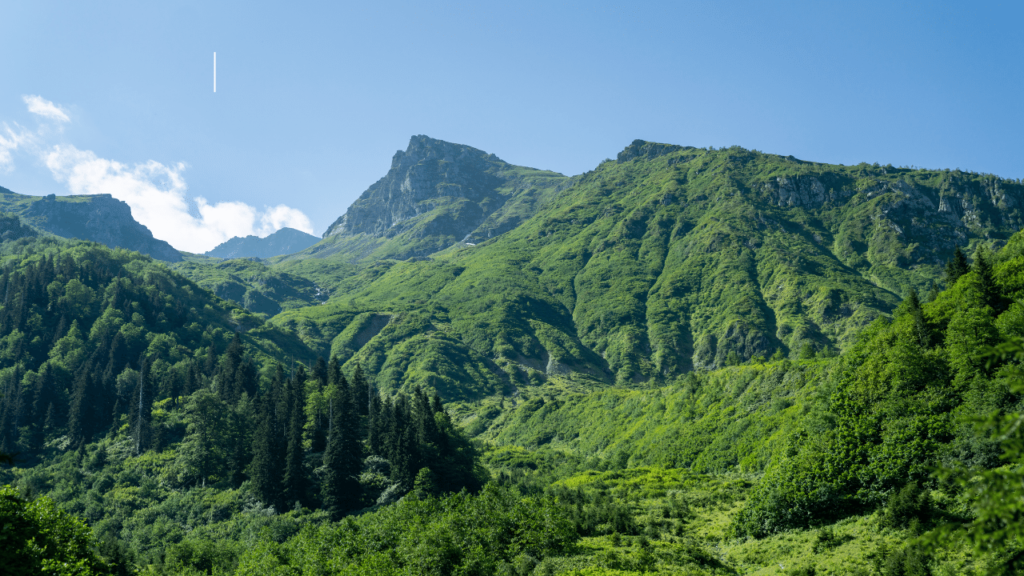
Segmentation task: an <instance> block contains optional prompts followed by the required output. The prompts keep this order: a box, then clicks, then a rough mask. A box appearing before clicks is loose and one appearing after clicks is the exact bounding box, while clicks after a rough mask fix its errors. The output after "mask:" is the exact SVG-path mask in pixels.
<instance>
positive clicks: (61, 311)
mask: <svg viewBox="0 0 1024 576" xmlns="http://www.w3.org/2000/svg"><path fill="white" fill-rule="evenodd" d="M2 200H3V202H4V203H5V204H4V208H5V210H6V212H5V213H3V214H0V259H2V260H3V262H4V266H3V267H0V294H2V295H3V301H2V304H0V484H5V486H2V487H0V497H2V498H0V500H2V502H3V506H2V507H0V508H2V509H0V524H7V525H9V526H10V527H11V529H10V530H8V531H7V532H8V533H9V534H8V538H7V540H8V542H7V545H5V546H4V547H0V560H2V562H3V565H4V566H5V567H6V568H7V569H8V571H11V570H14V573H18V574H37V573H41V572H43V571H44V568H45V567H57V569H58V571H60V570H61V568H60V567H61V566H64V567H67V566H72V567H73V568H74V570H73V571H76V573H79V572H83V571H85V572H89V573H94V574H132V573H148V574H167V575H170V574H210V573H219V574H251V573H267V574H271V573H280V574H284V573H289V574H290V573H299V572H303V573H311V574H312V573H316V574H334V573H346V574H378V573H381V574H430V575H435V576H444V575H448V574H453V573H460V574H480V575H484V574H516V575H527V574H564V575H566V576H582V575H591V576H611V575H616V576H639V575H641V574H652V573H655V574H707V575H712V574H741V573H743V574H748V573H749V574H777V573H779V572H780V570H781V571H783V572H785V573H787V574H803V575H804V576H807V575H813V574H881V575H883V576H896V575H905V574H968V573H970V574H980V573H992V574H1009V573H1020V572H1021V571H1022V570H1024V561H1022V559H1024V556H1022V555H1021V554H1020V549H1019V542H1018V541H1017V540H1016V537H1015V536H1014V535H1017V534H1020V533H1021V531H1022V527H1021V525H1022V522H1021V519H1020V514H1019V510H1018V508H1019V506H1018V505H1017V504H1019V502H1021V501H1022V499H1024V489H1022V488H1021V487H1022V486H1024V472H1022V470H1021V467H1020V466H1018V465H1017V464H1019V463H1020V462H1021V459H1022V453H1024V451H1022V448H1021V447H1022V446H1024V429H1022V428H1021V427H1020V426H1019V423H1020V422H1021V421H1022V420H1024V416H1022V413H1024V372H1022V371H1021V369H1020V366H1021V363H1022V362H1024V344H1022V343H1024V301H1022V299H1024V232H1021V231H1020V230H1019V229H1020V227H1021V224H1022V222H1021V214H1020V207H1021V202H1024V187H1022V185H1021V182H1020V181H1014V180H1007V179H1000V178H997V177H995V176H992V175H987V174H976V173H965V172H961V171H958V170H923V169H911V168H897V167H893V166H888V165H887V166H880V165H874V164H872V165H868V164H859V165H855V166H843V165H829V164H821V163H815V162H809V161H802V160H798V159H796V158H793V157H790V156H778V155H772V154H766V153H762V152H759V151H756V150H745V149H743V148H739V147H732V148H727V149H712V148H694V147H687V146H677V145H671V144H659V143H652V142H645V141H640V140H637V141H634V142H633V143H631V144H630V145H629V146H627V147H626V148H625V149H624V150H622V151H621V152H620V153H619V154H618V155H617V157H616V159H615V160H606V161H604V162H602V163H600V164H599V165H597V166H596V167H595V168H594V169H593V170H591V171H589V172H587V173H585V174H580V175H577V176H573V177H566V176H563V175H560V174H556V173H553V172H545V171H542V170H537V169H533V168H524V167H518V166H514V165H511V164H508V163H506V162H504V161H502V160H499V159H498V158H497V157H495V156H494V155H492V154H489V153H486V152H483V151H480V150H477V149H474V148H471V147H468V146H462V145H458V144H451V143H447V142H441V141H438V140H433V139H430V138H427V137H425V136H416V137H413V139H412V140H411V142H410V144H409V147H408V148H407V149H406V150H405V151H401V152H399V153H397V154H396V155H395V157H394V160H393V162H392V167H391V169H390V170H389V171H388V173H387V174H386V175H385V176H384V177H383V178H382V179H381V180H380V181H378V182H377V183H375V184H374V185H373V186H371V187H370V188H369V189H368V190H367V191H366V192H365V193H364V194H363V195H362V196H361V197H360V198H359V199H358V200H357V201H356V202H355V203H353V205H352V207H351V208H350V209H349V210H348V212H347V213H346V214H344V215H342V217H340V218H338V219H337V221H336V222H335V223H334V224H333V225H332V226H331V228H330V229H328V231H327V233H325V235H324V237H323V238H321V239H319V240H318V241H317V242H316V243H315V244H313V245H311V246H309V247H307V248H304V249H301V250H298V251H297V252H293V251H290V248H288V250H289V252H290V253H287V254H279V255H276V256H271V257H265V258H261V257H253V256H248V257H241V258H228V259H221V258H215V257H212V256H206V255H196V254H180V255H179V257H180V258H181V259H180V261H174V262H168V261H161V260H156V259H154V258H151V257H150V256H146V255H144V254H140V253H139V252H137V251H134V250H140V251H141V249H145V248H147V247H149V248H159V247H160V245H161V244H160V243H159V241H156V240H153V239H152V236H151V235H148V231H146V229H145V228H144V227H141V226H139V225H138V223H137V222H135V221H134V220H132V219H131V214H130V210H129V209H128V208H127V206H125V205H124V204H123V203H119V202H117V201H114V200H112V199H110V198H109V197H102V196H96V197H67V198H63V199H58V198H53V197H50V198H34V197H26V196H20V195H16V194H13V193H9V192H5V194H4V195H3V196H2ZM107 224H116V226H113V227H110V228H109V229H108V228H105V226H106V225H107ZM286 234H287V233H286ZM62 235H66V236H68V238H62V237H61V236H62ZM75 238H78V239H75ZM239 240H240V241H239V242H233V243H231V246H234V247H235V248H238V247H243V246H249V247H252V246H255V248H252V249H260V248H261V245H262V244H263V243H262V242H259V241H254V240H252V239H249V241H246V239H239ZM309 240H310V239H309V238H305V241H309ZM100 241H102V242H103V243H102V244H101V243H99V242H100ZM103 244H109V245H113V246H116V247H119V249H110V248H108V247H107V246H104V245H103ZM229 247H230V246H229ZM125 248H126V249H125ZM236 253H240V252H236ZM175 254H177V253H175ZM965 254H966V255H965ZM164 255H165V257H167V259H168V260H172V259H173V258H171V255H169V254H167V253H164ZM968 255H969V256H968ZM12 455H14V457H13V458H12ZM83 573H84V572H83Z"/></svg>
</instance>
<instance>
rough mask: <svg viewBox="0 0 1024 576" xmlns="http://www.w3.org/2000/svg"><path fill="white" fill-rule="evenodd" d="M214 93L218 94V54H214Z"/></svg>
mask: <svg viewBox="0 0 1024 576" xmlns="http://www.w3.org/2000/svg"><path fill="white" fill-rule="evenodd" d="M213 93H214V94H216V93H217V53H216V52H214V53H213Z"/></svg>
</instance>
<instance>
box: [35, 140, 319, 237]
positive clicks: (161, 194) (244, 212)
mask: <svg viewBox="0 0 1024 576" xmlns="http://www.w3.org/2000/svg"><path fill="white" fill-rule="evenodd" d="M44 161H45V162H46V166H47V167H48V168H49V169H50V171H51V172H52V173H53V176H54V178H56V179H57V181H59V182H63V183H66V184H67V186H68V189H69V190H70V191H71V193H73V194H110V195H111V196H113V197H114V198H117V199H118V200H123V201H124V202H125V203H127V204H128V205H129V206H131V208H132V216H134V217H135V219H136V220H138V221H139V222H140V223H141V224H143V225H144V226H146V227H147V228H149V230H150V231H151V232H152V233H153V236H155V237H157V238H159V239H161V240H166V241H167V242H169V243H170V244H171V246H174V247H175V248H177V249H179V250H185V251H188V252H206V251H208V250H210V249H212V248H214V247H215V246H217V245H218V244H220V243H221V242H224V241H225V240H228V239H230V238H231V237H233V236H248V235H256V236H266V235H268V234H271V233H273V232H274V231H276V230H278V229H280V228H282V227H284V226H289V227H292V228H296V229H299V230H302V231H304V232H308V233H310V234H312V232H313V226H312V224H311V223H310V221H309V218H308V217H307V216H306V215H305V214H303V213H302V212H301V211H299V210H297V209H295V208H290V207H288V206H285V205H279V206H274V207H268V208H265V209H264V210H257V209H256V208H254V207H253V206H250V205H248V204H246V203H244V202H237V201H234V202H217V203H210V202H209V201H207V200H206V199H205V198H203V197H196V198H195V206H196V208H197V210H196V211H197V212H198V216H197V215H195V214H193V213H190V211H189V200H188V196H187V194H186V193H187V190H188V187H187V185H186V183H185V179H184V177H183V176H182V173H183V172H184V171H185V168H186V167H185V165H184V164H181V163H179V164H174V165H171V166H166V165H164V164H161V163H159V162H156V161H154V160H150V161H149V162H145V163H141V164H135V165H132V166H129V165H126V164H122V163H120V162H117V161H114V160H108V159H105V158H100V157H98V156H97V155H96V154H95V153H93V152H91V151H89V150H79V149H78V148H76V147H74V146H72V145H66V144H65V145H56V146H53V147H52V148H51V149H49V151H48V152H47V153H46V154H45V155H44Z"/></svg>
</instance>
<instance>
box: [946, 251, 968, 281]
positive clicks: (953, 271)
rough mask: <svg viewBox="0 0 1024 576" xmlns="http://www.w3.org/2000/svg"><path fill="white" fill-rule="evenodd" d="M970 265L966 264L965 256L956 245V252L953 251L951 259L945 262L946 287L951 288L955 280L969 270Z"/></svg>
mask: <svg viewBox="0 0 1024 576" xmlns="http://www.w3.org/2000/svg"><path fill="white" fill-rule="evenodd" d="M970 269H971V268H970V266H968V265H967V257H966V256H964V253H963V252H962V251H961V250H960V247H959V246H957V247H956V252H954V253H953V259H952V260H950V261H948V262H946V287H947V288H952V287H953V286H954V285H955V284H956V281H957V280H959V279H960V277H961V276H963V275H964V274H967V272H969V271H970Z"/></svg>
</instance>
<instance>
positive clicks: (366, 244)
mask: <svg viewBox="0 0 1024 576" xmlns="http://www.w3.org/2000/svg"><path fill="white" fill-rule="evenodd" d="M568 182H569V179H568V178H566V177H565V176H563V175H561V174H558V173H556V172H549V171H545V170H536V169H533V168H524V167H522V166H514V165H512V164H508V163H507V162H505V161H503V160H501V159H500V158H498V157H497V156H495V155H494V154H488V153H487V152H484V151H482V150H478V149H476V148H471V147H469V146H464V145H461V144H452V143H450V142H444V141H442V140H435V139H433V138H429V137H427V136H413V137H412V139H411V140H410V141H409V146H408V148H406V150H405V151H404V152H403V151H401V150H399V151H398V152H396V153H395V156H394V158H392V160H391V169H390V170H388V173H387V174H386V175H385V176H384V177H383V178H381V179H380V180H378V181H377V182H376V183H375V184H373V185H372V186H370V187H369V188H368V189H367V190H366V191H365V192H363V194H362V195H361V196H360V197H359V198H358V199H357V200H356V201H355V202H354V203H353V204H352V205H351V206H350V207H349V208H348V210H347V211H346V213H345V214H343V215H342V216H341V217H339V218H338V219H337V220H335V222H334V223H333V224H331V226H330V227H328V229H327V231H326V232H325V233H324V240H323V241H322V242H320V243H318V244H316V245H315V246H313V247H311V248H309V249H307V250H305V251H303V252H302V253H300V254H298V255H296V257H297V258H301V257H303V256H307V255H308V256H316V257H318V258H323V257H326V256H329V255H334V254H338V255H339V256H340V257H344V258H346V259H349V260H365V259H380V258H393V259H398V260H405V259H407V258H412V257H422V256H427V255H429V254H432V253H434V252H437V251H439V250H443V249H445V248H448V247H449V246H452V245H453V244H456V243H459V242H470V243H476V242H480V241H482V240H485V239H487V238H490V237H492V236H496V235H498V234H501V233H503V232H505V231H507V230H510V229H512V228H515V227H516V226H517V225H519V224H520V223H521V222H523V221H524V220H525V219H527V218H529V217H530V216H531V215H532V214H533V213H534V212H535V211H536V210H537V208H538V207H539V206H542V205H544V204H545V203H546V202H548V201H549V200H550V198H552V197H553V196H554V195H555V194H557V192H558V190H559V189H560V188H561V187H564V186H566V185H568Z"/></svg>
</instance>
